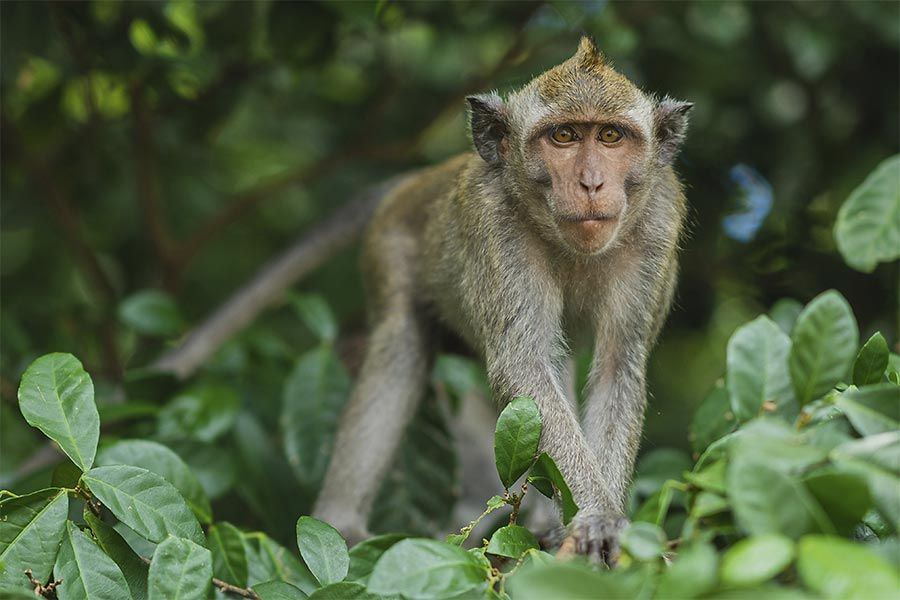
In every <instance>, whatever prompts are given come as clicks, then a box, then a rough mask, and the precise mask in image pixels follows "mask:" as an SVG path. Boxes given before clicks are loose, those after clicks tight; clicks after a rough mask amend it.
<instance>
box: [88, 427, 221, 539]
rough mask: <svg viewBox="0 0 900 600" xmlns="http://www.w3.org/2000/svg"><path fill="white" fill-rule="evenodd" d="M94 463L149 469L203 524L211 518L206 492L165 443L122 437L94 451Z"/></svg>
mask: <svg viewBox="0 0 900 600" xmlns="http://www.w3.org/2000/svg"><path fill="white" fill-rule="evenodd" d="M97 465H98V466H101V467H106V466H110V465H132V466H135V467H141V468H144V469H147V470H148V471H152V472H154V473H156V474H157V475H159V476H161V477H162V478H163V479H165V480H166V481H168V482H169V483H171V484H172V485H173V486H175V489H177V490H178V492H179V493H180V494H181V495H182V496H183V497H184V499H185V501H187V503H188V505H189V506H190V507H191V510H192V511H194V514H195V515H197V518H198V519H200V521H201V522H202V523H210V522H211V521H212V509H211V508H210V505H209V498H207V497H206V492H204V491H203V487H202V486H201V485H200V482H199V481H197V478H196V477H194V474H193V473H192V472H191V469H190V467H188V466H187V464H185V462H184V461H183V460H181V457H179V456H178V455H177V454H175V453H174V452H172V451H171V450H170V449H169V448H167V447H166V446H163V445H162V444H159V443H157V442H151V441H149V440H121V441H118V442H116V443H115V444H113V445H111V446H106V447H104V448H102V449H101V450H100V452H98V453H97Z"/></svg>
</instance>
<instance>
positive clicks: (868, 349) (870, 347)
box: [853, 332, 891, 386]
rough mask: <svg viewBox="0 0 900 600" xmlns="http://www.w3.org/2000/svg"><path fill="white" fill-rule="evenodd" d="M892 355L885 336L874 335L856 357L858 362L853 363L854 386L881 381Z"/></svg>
mask: <svg viewBox="0 0 900 600" xmlns="http://www.w3.org/2000/svg"><path fill="white" fill-rule="evenodd" d="M890 355H891V352H890V350H889V349H888V345H887V340H885V339H884V336H883V335H881V333H878V332H876V333H875V334H873V335H872V337H870V338H869V341H867V342H866V343H865V344H863V347H862V348H860V350H859V354H857V355H856V362H854V363H853V385H857V386H864V385H870V384H873V383H878V382H879V381H881V377H882V375H884V371H885V369H887V366H888V359H889V358H890Z"/></svg>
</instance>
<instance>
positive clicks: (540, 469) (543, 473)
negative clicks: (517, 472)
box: [528, 452, 578, 525]
mask: <svg viewBox="0 0 900 600" xmlns="http://www.w3.org/2000/svg"><path fill="white" fill-rule="evenodd" d="M528 482H529V483H531V484H532V485H534V487H535V488H537V489H538V490H539V491H540V492H541V493H542V494H544V495H545V496H547V497H548V498H555V499H557V500H558V501H559V503H560V507H561V508H562V520H563V525H568V524H569V521H571V520H572V517H574V516H575V513H577V512H578V505H577V504H575V500H574V498H572V490H570V489H569V485H568V484H567V483H566V480H565V479H563V476H562V473H560V471H559V467H557V466H556V463H555V462H553V459H552V458H550V455H549V454H547V453H546V452H541V455H540V456H538V458H537V460H536V461H535V462H534V465H532V467H531V472H530V473H529V474H528ZM550 490H552V494H548V493H547V492H548V491H550Z"/></svg>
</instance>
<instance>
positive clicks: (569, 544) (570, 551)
mask: <svg viewBox="0 0 900 600" xmlns="http://www.w3.org/2000/svg"><path fill="white" fill-rule="evenodd" d="M574 556H575V538H573V537H572V536H569V537H567V538H566V539H564V540H563V541H562V544H560V545H559V550H557V552H556V558H558V559H560V560H569V559H571V558H573V557H574Z"/></svg>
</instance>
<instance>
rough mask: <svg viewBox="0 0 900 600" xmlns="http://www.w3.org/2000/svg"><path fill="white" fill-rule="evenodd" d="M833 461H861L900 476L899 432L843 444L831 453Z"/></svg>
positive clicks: (890, 432)
mask: <svg viewBox="0 0 900 600" xmlns="http://www.w3.org/2000/svg"><path fill="white" fill-rule="evenodd" d="M831 459H832V460H833V461H842V460H853V459H856V460H861V461H864V462H867V463H870V464H872V465H875V466H877V467H880V468H882V469H884V470H886V471H888V472H890V473H893V474H894V475H900V431H887V432H885V433H878V434H876V435H870V436H866V437H864V438H862V439H858V440H851V441H849V442H845V443H843V444H841V445H840V446H838V447H836V448H834V449H833V450H832V451H831Z"/></svg>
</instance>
